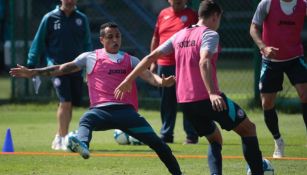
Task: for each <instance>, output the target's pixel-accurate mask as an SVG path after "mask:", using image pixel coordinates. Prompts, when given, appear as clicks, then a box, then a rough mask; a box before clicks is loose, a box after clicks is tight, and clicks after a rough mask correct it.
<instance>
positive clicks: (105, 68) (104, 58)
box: [87, 49, 138, 111]
mask: <svg viewBox="0 0 307 175" xmlns="http://www.w3.org/2000/svg"><path fill="white" fill-rule="evenodd" d="M96 59H97V60H96V63H95V65H94V68H93V71H92V72H91V73H90V74H88V75H87V79H88V91H89V97H90V103H91V107H93V106H97V105H99V104H103V103H107V102H117V103H125V104H130V105H132V106H133V107H134V108H135V110H136V111H137V109H138V98H137V89H136V84H135V83H133V86H132V90H131V92H130V93H126V94H125V96H124V98H123V99H122V100H117V99H115V98H114V90H115V88H116V87H117V86H118V85H119V84H120V83H121V82H122V81H123V80H124V79H125V78H126V76H127V75H128V74H129V73H130V72H131V71H132V67H131V60H130V55H128V54H127V53H125V55H124V59H123V60H122V61H121V62H120V63H114V62H112V61H111V60H110V59H109V58H108V55H107V53H106V52H105V50H104V49H98V50H96Z"/></svg>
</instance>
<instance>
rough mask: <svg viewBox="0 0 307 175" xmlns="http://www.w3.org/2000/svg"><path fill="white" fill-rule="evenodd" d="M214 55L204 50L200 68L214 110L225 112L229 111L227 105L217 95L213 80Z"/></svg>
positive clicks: (201, 55) (201, 54)
mask: <svg viewBox="0 0 307 175" xmlns="http://www.w3.org/2000/svg"><path fill="white" fill-rule="evenodd" d="M212 57H213V54H212V53H209V52H208V51H207V50H202V51H201V53H200V60H199V68H200V73H201V77H202V79H203V81H204V84H205V86H206V89H207V91H208V93H209V97H210V101H211V103H212V108H213V110H215V111H223V110H226V109H227V106H226V103H225V101H224V100H223V98H222V97H221V96H220V95H219V94H218V93H217V90H216V88H215V87H214V83H213V79H212V73H211V72H212V64H211V60H212Z"/></svg>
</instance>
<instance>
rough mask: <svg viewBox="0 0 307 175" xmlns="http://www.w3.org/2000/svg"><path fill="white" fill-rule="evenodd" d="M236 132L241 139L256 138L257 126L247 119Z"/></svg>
mask: <svg viewBox="0 0 307 175" xmlns="http://www.w3.org/2000/svg"><path fill="white" fill-rule="evenodd" d="M234 131H235V132H236V133H238V134H239V135H240V136H241V137H250V136H256V125H255V124H254V123H253V122H251V121H250V120H249V119H248V118H246V119H245V120H244V121H243V122H242V123H241V124H240V125H239V126H237V127H236V128H235V129H234Z"/></svg>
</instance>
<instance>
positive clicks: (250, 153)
mask: <svg viewBox="0 0 307 175" xmlns="http://www.w3.org/2000/svg"><path fill="white" fill-rule="evenodd" d="M233 130H234V131H235V132H236V133H237V134H239V135H240V136H241V141H242V149H243V155H244V157H245V160H246V161H247V163H248V165H249V167H250V169H251V172H252V174H255V175H262V174H263V169H262V153H261V151H260V148H259V142H258V138H257V134H256V126H255V124H254V123H252V122H251V121H250V120H249V119H248V118H245V119H244V120H243V121H242V122H241V123H240V124H239V125H238V126H237V127H235V128H234V129H233Z"/></svg>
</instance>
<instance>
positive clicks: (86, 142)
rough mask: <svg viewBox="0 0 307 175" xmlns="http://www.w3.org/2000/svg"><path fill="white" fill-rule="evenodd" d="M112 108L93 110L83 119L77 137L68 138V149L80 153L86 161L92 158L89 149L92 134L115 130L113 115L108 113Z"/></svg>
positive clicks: (85, 114)
mask: <svg viewBox="0 0 307 175" xmlns="http://www.w3.org/2000/svg"><path fill="white" fill-rule="evenodd" d="M109 108H110V107H100V108H92V109H90V110H89V111H87V112H86V113H84V115H83V116H82V117H81V119H80V122H79V128H78V135H77V137H74V136H71V137H69V138H68V140H69V142H68V146H67V147H68V148H69V149H70V150H71V151H73V152H78V153H79V154H80V155H81V156H82V157H83V158H84V159H88V158H89V156H90V152H89V147H90V142H91V140H92V132H93V131H94V130H95V131H100V130H107V129H111V128H114V125H112V122H111V121H110V120H111V118H112V113H110V112H109V111H108V109H109Z"/></svg>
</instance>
